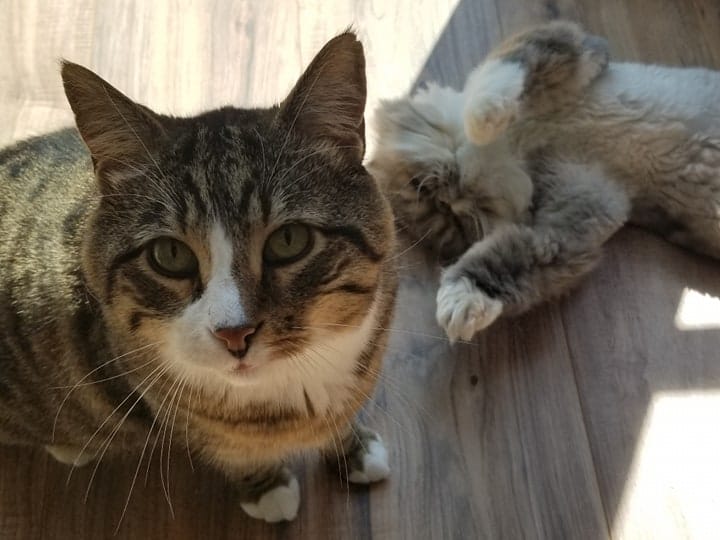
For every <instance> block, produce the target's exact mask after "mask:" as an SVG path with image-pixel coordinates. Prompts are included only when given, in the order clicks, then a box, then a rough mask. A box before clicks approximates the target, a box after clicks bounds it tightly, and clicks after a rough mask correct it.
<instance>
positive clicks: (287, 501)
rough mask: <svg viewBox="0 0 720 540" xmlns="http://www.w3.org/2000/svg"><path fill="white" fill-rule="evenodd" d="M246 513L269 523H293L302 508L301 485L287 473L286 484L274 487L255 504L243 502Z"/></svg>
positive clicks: (242, 505)
mask: <svg viewBox="0 0 720 540" xmlns="http://www.w3.org/2000/svg"><path fill="white" fill-rule="evenodd" d="M240 506H241V507H242V509H243V510H245V513H247V514H248V515H249V516H250V517H253V518H255V519H262V520H264V521H267V522H268V523H277V522H278V521H292V520H293V519H295V516H297V513H298V508H299V507H300V485H299V484H298V481H297V478H295V476H294V475H292V473H289V471H287V474H286V479H285V482H284V483H280V484H277V485H274V486H273V487H271V488H270V489H268V490H267V491H266V492H264V493H263V494H262V495H260V496H259V497H258V498H257V500H256V501H254V502H248V501H246V502H242V503H240Z"/></svg>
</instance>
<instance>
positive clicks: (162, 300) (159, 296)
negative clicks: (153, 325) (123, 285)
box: [123, 266, 182, 315]
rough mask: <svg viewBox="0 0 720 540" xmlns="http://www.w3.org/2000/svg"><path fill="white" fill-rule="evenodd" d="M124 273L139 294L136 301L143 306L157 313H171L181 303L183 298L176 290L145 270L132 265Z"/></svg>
mask: <svg viewBox="0 0 720 540" xmlns="http://www.w3.org/2000/svg"><path fill="white" fill-rule="evenodd" d="M123 273H124V275H125V277H126V278H127V279H128V280H129V281H130V282H131V283H132V284H133V286H134V287H135V291H136V292H137V293H138V294H139V296H137V297H136V298H135V301H136V302H137V303H138V304H140V305H141V306H143V307H145V308H147V309H150V310H152V311H154V312H155V313H162V314H167V315H169V314H172V313H174V312H175V311H176V309H177V307H178V306H179V305H180V304H181V302H182V300H181V298H180V296H179V295H177V294H176V293H175V291H173V290H171V289H169V288H167V287H166V286H165V285H163V284H162V283H160V282H159V281H156V280H155V279H153V278H152V277H151V276H150V275H148V274H147V273H145V272H144V271H143V270H141V269H139V268H135V267H132V266H130V267H127V268H126V269H125V270H124V271H123Z"/></svg>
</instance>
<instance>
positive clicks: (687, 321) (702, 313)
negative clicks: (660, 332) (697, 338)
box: [675, 287, 720, 330]
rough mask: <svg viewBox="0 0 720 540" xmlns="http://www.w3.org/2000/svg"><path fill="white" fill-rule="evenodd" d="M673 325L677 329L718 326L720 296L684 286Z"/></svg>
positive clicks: (719, 320)
mask: <svg viewBox="0 0 720 540" xmlns="http://www.w3.org/2000/svg"><path fill="white" fill-rule="evenodd" d="M675 327H676V328H678V329H679V330H706V329H708V328H720V298H718V297H717V296H712V295H711V294H706V293H702V292H700V291H696V290H695V289H689V288H687V287H686V288H685V289H683V293H682V296H681V297H680V304H679V305H678V309H677V313H675Z"/></svg>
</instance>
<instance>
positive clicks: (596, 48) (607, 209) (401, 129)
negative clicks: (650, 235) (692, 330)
mask: <svg viewBox="0 0 720 540" xmlns="http://www.w3.org/2000/svg"><path fill="white" fill-rule="evenodd" d="M377 132H378V145H377V151H376V152H375V153H374V156H373V157H372V160H371V162H370V164H369V166H368V168H369V170H370V171H371V173H373V174H374V176H375V177H376V178H377V179H378V181H379V182H380V183H381V185H383V186H384V189H385V191H386V192H387V193H388V196H389V197H390V199H391V202H392V205H393V208H394V210H395V212H396V219H397V221H398V223H399V226H400V228H403V229H405V230H406V231H407V232H408V233H409V234H410V236H411V237H412V238H413V239H414V240H415V241H416V242H418V243H421V244H424V245H425V246H426V247H429V248H430V249H432V250H435V251H436V252H437V253H438V254H439V257H440V259H441V260H442V261H443V262H444V263H445V264H447V267H446V268H444V270H443V273H442V278H441V283H440V288H439V290H438V293H437V313H436V315H437V320H438V323H439V324H440V325H441V326H442V327H443V328H444V329H445V331H446V333H447V335H448V337H449V338H450V339H451V340H458V339H470V338H471V337H472V336H473V335H474V334H475V333H476V332H477V331H478V330H481V329H483V328H485V327H487V326H488V325H490V324H491V323H492V322H493V321H495V320H496V319H497V317H499V316H501V315H503V314H513V313H518V312H522V311H524V310H527V309H528V308H530V307H532V306H534V305H536V304H537V303H539V302H542V301H544V300H546V299H548V298H550V297H553V296H555V295H559V294H562V293H563V292H565V291H567V289H568V288H569V287H570V286H571V285H572V284H573V283H575V282H576V281H577V279H578V278H579V277H581V276H582V275H583V274H585V273H586V272H588V271H589V270H590V269H591V267H592V266H593V263H594V262H595V261H596V260H597V259H598V256H599V253H600V250H601V246H602V245H603V243H605V241H606V240H607V239H608V238H609V237H610V236H611V235H612V234H613V233H615V231H617V230H618V229H619V228H620V227H622V226H623V224H625V223H633V224H636V225H640V226H643V227H647V228H649V229H652V230H654V231H656V232H658V233H659V234H661V235H662V236H664V237H665V238H667V239H668V240H669V241H671V242H674V243H677V244H680V245H682V246H685V247H687V248H690V249H692V250H695V251H697V252H700V253H704V254H706V255H709V256H711V257H715V258H720V73H718V72H715V71H709V70H706V69H698V68H692V69H690V68H672V67H661V66H652V65H640V64H629V63H614V62H612V63H611V62H609V61H608V52H607V43H606V42H605V41H604V40H603V39H602V38H598V37H594V36H590V35H587V34H586V33H585V32H583V31H582V30H581V29H580V27H578V26H577V25H575V24H572V23H568V22H562V21H561V22H553V23H549V24H546V25H543V26H540V27H537V28H534V29H531V30H529V31H526V32H524V33H521V34H519V35H517V36H515V37H513V38H511V39H509V40H507V41H506V42H504V43H503V44H502V45H501V46H500V47H498V48H497V49H496V50H494V51H492V52H491V53H490V55H489V56H488V58H487V59H486V60H485V61H484V62H483V63H482V64H481V65H480V66H478V67H477V68H476V69H475V70H474V71H473V72H472V73H471V74H470V76H469V77H468V79H467V82H466V85H465V88H464V90H463V91H462V92H458V91H455V90H453V89H451V88H442V87H438V86H435V85H431V86H429V87H427V88H426V89H424V90H421V91H419V92H417V93H416V94H415V95H413V96H410V97H407V98H403V99H399V100H394V101H387V102H384V103H383V104H382V105H381V106H380V108H379V110H378V111H377ZM458 257H459V258H458Z"/></svg>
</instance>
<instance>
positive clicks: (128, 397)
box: [66, 364, 163, 483]
mask: <svg viewBox="0 0 720 540" xmlns="http://www.w3.org/2000/svg"><path fill="white" fill-rule="evenodd" d="M162 367H163V366H162V364H160V365H158V366H157V367H156V368H154V369H153V370H152V371H151V372H150V374H149V375H148V376H147V377H145V378H144V379H143V380H142V381H141V382H140V383H139V384H138V385H137V386H136V387H135V388H134V389H133V390H132V391H131V392H130V393H129V394H128V395H127V397H125V399H123V400H122V401H121V402H120V404H119V405H118V406H117V407H115V409H113V410H112V412H111V413H110V414H109V415H107V417H106V418H105V420H104V421H103V422H102V424H100V425H99V426H98V428H97V429H96V430H95V432H94V433H93V434H92V435H91V436H90V438H89V439H88V440H87V442H86V443H85V445H84V446H83V447H82V448H81V449H80V452H79V454H80V455H82V454H84V453H85V450H87V448H88V445H89V444H90V443H91V442H92V440H93V439H94V438H95V437H96V436H97V434H98V433H100V430H102V428H103V427H104V426H105V424H107V423H108V421H109V420H110V418H112V416H113V415H114V414H115V413H116V412H118V411H119V410H120V409H121V408H122V406H123V405H124V404H125V403H126V402H127V401H128V400H129V399H130V398H131V397H132V396H133V394H134V393H135V392H136V391H137V390H139V389H140V387H141V386H142V385H143V384H145V381H147V380H148V379H150V378H151V377H152V376H153V375H154V374H155V373H157V372H158V371H159V370H160V369H162ZM148 388H149V386H148ZM146 391H147V388H146V389H145V391H144V392H143V393H142V394H140V397H138V399H137V401H136V402H135V403H133V407H134V406H135V404H137V403H138V402H139V401H140V400H141V399H142V397H143V396H144V395H145V392H146ZM130 410H132V407H131V408H130ZM72 472H73V469H70V472H69V474H68V478H67V482H66V483H69V482H70V477H71V476H72Z"/></svg>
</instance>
